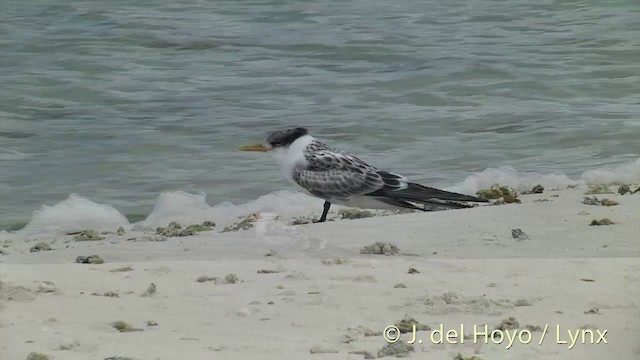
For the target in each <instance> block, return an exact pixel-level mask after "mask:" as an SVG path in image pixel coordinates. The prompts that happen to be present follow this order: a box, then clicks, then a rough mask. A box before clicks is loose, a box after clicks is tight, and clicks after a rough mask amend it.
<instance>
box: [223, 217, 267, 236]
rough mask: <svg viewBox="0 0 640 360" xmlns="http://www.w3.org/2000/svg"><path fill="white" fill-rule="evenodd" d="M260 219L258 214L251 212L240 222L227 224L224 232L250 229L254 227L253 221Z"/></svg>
mask: <svg viewBox="0 0 640 360" xmlns="http://www.w3.org/2000/svg"><path fill="white" fill-rule="evenodd" d="M257 219H258V216H257V215H256V214H251V215H249V216H247V217H245V218H244V219H242V220H241V221H239V222H236V223H233V224H231V225H228V226H225V227H224V229H223V230H222V232H229V231H239V230H248V229H251V228H252V227H253V223H254V222H255V221H256V220H257Z"/></svg>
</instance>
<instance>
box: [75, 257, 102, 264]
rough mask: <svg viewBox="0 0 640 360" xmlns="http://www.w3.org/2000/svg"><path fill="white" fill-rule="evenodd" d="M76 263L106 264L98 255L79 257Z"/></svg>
mask: <svg viewBox="0 0 640 360" xmlns="http://www.w3.org/2000/svg"><path fill="white" fill-rule="evenodd" d="M76 262H77V263H78V264H104V260H103V259H102V258H101V257H100V256H98V255H89V256H78V257H76Z"/></svg>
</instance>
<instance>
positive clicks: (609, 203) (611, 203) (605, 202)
mask: <svg viewBox="0 0 640 360" xmlns="http://www.w3.org/2000/svg"><path fill="white" fill-rule="evenodd" d="M600 204H602V206H616V205H619V204H618V202H617V201H615V200H611V199H602V200H600Z"/></svg>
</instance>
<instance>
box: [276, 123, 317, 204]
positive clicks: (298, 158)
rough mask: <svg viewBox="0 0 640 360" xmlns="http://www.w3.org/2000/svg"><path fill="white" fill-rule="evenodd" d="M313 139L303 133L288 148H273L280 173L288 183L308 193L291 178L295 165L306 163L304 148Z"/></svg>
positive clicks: (305, 164) (304, 164)
mask: <svg viewBox="0 0 640 360" xmlns="http://www.w3.org/2000/svg"><path fill="white" fill-rule="evenodd" d="M313 140H314V138H313V137H312V136H311V135H304V136H301V137H299V138H298V139H296V141H294V142H293V143H292V144H291V145H289V147H288V148H276V149H274V150H273V155H274V157H275V158H276V161H277V162H278V164H279V165H280V170H281V171H282V174H283V175H284V176H285V178H286V179H287V180H288V181H289V182H290V183H292V184H293V185H295V186H296V187H297V188H298V189H300V190H301V191H303V192H305V193H306V194H309V192H308V191H306V189H304V188H302V187H301V186H300V185H298V184H297V183H296V182H295V181H294V180H293V171H294V169H295V168H297V167H300V166H302V167H304V166H307V165H308V162H307V160H306V159H305V158H304V149H305V148H306V147H307V145H309V144H310V143H311V142H312V141H313ZM309 195H310V194H309Z"/></svg>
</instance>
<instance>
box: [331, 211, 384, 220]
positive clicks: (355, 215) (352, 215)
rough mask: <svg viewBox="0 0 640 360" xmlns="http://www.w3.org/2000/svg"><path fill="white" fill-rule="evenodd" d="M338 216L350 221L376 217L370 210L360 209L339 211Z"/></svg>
mask: <svg viewBox="0 0 640 360" xmlns="http://www.w3.org/2000/svg"><path fill="white" fill-rule="evenodd" d="M338 215H340V218H341V219H343V220H344V219H349V220H355V219H364V218H369V217H373V216H376V214H375V213H373V212H371V211H369V210H360V209H342V210H340V211H338Z"/></svg>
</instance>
